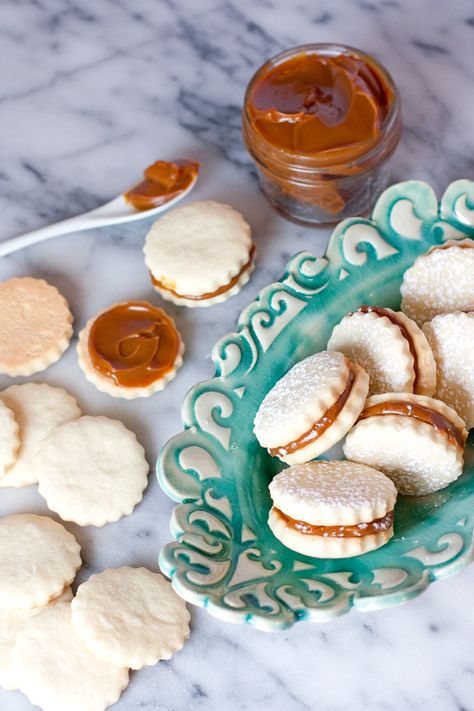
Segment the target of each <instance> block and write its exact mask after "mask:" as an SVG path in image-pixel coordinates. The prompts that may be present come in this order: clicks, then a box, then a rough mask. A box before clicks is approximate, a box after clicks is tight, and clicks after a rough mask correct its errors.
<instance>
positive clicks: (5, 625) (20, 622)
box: [0, 587, 73, 691]
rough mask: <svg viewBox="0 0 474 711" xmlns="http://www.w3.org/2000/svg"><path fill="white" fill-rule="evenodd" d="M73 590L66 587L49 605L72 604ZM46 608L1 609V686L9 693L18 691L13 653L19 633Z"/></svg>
mask: <svg viewBox="0 0 474 711" xmlns="http://www.w3.org/2000/svg"><path fill="white" fill-rule="evenodd" d="M72 598H73V594H72V590H71V588H70V587H66V588H65V589H64V590H63V591H62V593H61V595H59V596H58V597H55V598H53V599H52V600H50V601H49V602H48V603H47V604H48V605H56V604H57V603H58V602H71V600H72ZM43 609H44V607H33V608H31V610H7V611H5V610H2V609H1V608H0V686H1V687H3V688H4V689H7V691H14V690H15V689H18V683H17V678H16V676H15V671H14V666H13V659H12V652H13V648H14V646H15V642H16V638H17V635H18V632H19V631H20V630H21V629H22V627H23V626H24V625H25V623H26V622H27V620H28V619H29V618H30V617H31V616H32V615H37V614H38V612H40V611H41V610H43Z"/></svg>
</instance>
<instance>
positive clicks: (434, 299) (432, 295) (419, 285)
mask: <svg viewBox="0 0 474 711" xmlns="http://www.w3.org/2000/svg"><path fill="white" fill-rule="evenodd" d="M400 291H401V294H402V310H403V311H404V312H405V313H406V314H407V316H409V317H410V318H412V319H413V320H414V321H416V322H417V323H418V325H419V326H421V325H422V324H423V323H425V322H426V321H431V319H433V318H434V317H435V316H437V315H438V314H445V313H450V312H451V311H457V310H459V311H469V310H474V240H471V239H463V240H460V241H455V240H451V241H449V242H446V243H445V244H443V245H438V246H435V247H432V248H431V249H430V250H429V251H428V252H427V253H426V254H422V255H421V256H419V257H418V258H417V259H416V260H415V263H414V264H413V266H411V267H410V268H409V269H407V271H406V272H405V274H404V276H403V283H402V285H401V287H400Z"/></svg>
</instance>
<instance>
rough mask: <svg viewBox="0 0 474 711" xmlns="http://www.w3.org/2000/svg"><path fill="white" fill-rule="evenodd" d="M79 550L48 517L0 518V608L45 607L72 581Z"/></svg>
mask: <svg viewBox="0 0 474 711" xmlns="http://www.w3.org/2000/svg"><path fill="white" fill-rule="evenodd" d="M80 550H81V547H80V545H79V543H78V542H77V541H76V539H75V538H74V536H73V535H72V533H69V531H67V530H66V528H65V527H64V526H62V525H61V524H60V523H57V522H56V521H53V520H52V519H51V518H48V516H37V515H36V514H13V515H11V516H5V517H3V518H0V607H1V608H2V609H4V610H19V609H20V610H21V609H23V610H24V609H30V608H32V607H41V606H43V605H47V604H48V602H50V601H51V600H52V599H53V598H54V597H57V596H58V595H60V594H61V591H63V590H64V588H65V587H66V586H67V585H70V584H71V583H72V581H73V580H74V578H75V577H76V571H77V570H78V569H79V568H80V567H81V556H80Z"/></svg>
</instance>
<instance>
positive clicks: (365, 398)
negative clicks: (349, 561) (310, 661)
mask: <svg viewBox="0 0 474 711" xmlns="http://www.w3.org/2000/svg"><path fill="white" fill-rule="evenodd" d="M401 295H402V311H393V310H392V309H390V308H387V307H385V306H373V305H371V306H368V305H362V306H361V307H360V308H359V309H358V310H357V311H355V312H353V313H349V314H348V315H347V316H345V317H344V318H343V319H342V321H341V322H340V323H339V324H337V325H336V326H335V328H334V330H333V332H332V334H331V337H330V339H329V342H328V350H327V351H324V352H322V353H317V354H315V355H313V356H310V357H309V358H306V359H305V360H303V361H302V362H300V363H297V364H296V365H295V366H294V367H293V368H292V369H291V370H290V371H289V372H288V373H286V375H284V376H283V378H281V380H279V381H278V382H277V383H276V384H275V386H274V387H273V388H272V390H270V392H269V393H268V394H267V396H266V397H265V398H264V400H263V402H262V404H261V405H260V408H259V410H258V412H257V415H256V417H255V422H254V432H255V435H256V437H257V439H258V441H259V443H260V444H261V445H262V446H263V447H265V448H267V449H268V452H269V453H270V454H271V455H272V456H275V457H278V458H279V459H281V461H283V462H285V463H286V464H289V465H291V466H290V467H289V468H288V469H286V470H284V471H283V472H281V473H280V474H279V475H277V476H276V477H275V479H274V480H273V482H272V483H271V484H270V494H271V497H272V500H273V507H272V509H271V512H270V516H269V525H270V527H271V529H272V530H273V532H274V534H275V535H276V537H277V538H279V539H280V541H282V542H283V543H284V544H285V545H286V546H287V547H289V548H292V549H293V550H296V551H298V552H300V553H303V554H306V555H310V556H315V557H329V558H338V557H348V556H353V555H359V554H361V553H365V552H368V551H370V550H373V549H374V548H378V547H380V546H381V545H384V544H385V543H386V542H387V541H388V540H389V538H390V537H391V536H392V535H393V507H394V504H395V499H396V495H397V492H398V493H399V494H402V495H411V496H423V495H426V494H430V493H432V492H435V491H438V490H439V489H442V488H444V487H446V486H448V485H449V484H450V483H451V482H453V481H455V480H456V479H457V478H458V477H459V476H460V475H461V474H462V469H463V455H464V445H465V442H466V438H467V434H468V432H467V430H468V429H470V428H471V427H474V348H473V346H474V241H473V240H470V239H465V240H462V241H458V242H454V241H452V242H446V243H445V244H443V245H439V246H435V247H433V248H432V249H431V250H430V251H429V252H428V253H427V254H425V255H422V256H420V257H419V258H418V259H417V260H416V261H415V263H414V264H413V266H412V267H411V268H410V269H408V270H407V271H406V273H405V275H404V279H403V284H402V286H401ZM343 438H345V441H344V444H343V451H344V454H345V456H346V458H347V460H346V461H332V462H321V461H319V462H314V461H310V460H313V459H314V458H315V457H319V456H320V455H322V454H324V453H325V452H327V451H328V450H329V449H330V448H331V447H332V446H333V445H334V444H336V443H337V442H340V441H341V440H343Z"/></svg>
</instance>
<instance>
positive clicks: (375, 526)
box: [273, 507, 393, 538]
mask: <svg viewBox="0 0 474 711" xmlns="http://www.w3.org/2000/svg"><path fill="white" fill-rule="evenodd" d="M273 510H274V512H275V513H276V514H277V516H278V517H279V518H281V519H282V521H284V522H285V524H286V526H288V528H293V529H294V530H295V531H298V533H304V534H305V535H308V536H322V537H323V538H363V536H372V535H374V534H376V533H383V532H384V531H389V530H390V529H391V528H392V526H393V511H389V513H387V514H385V516H382V518H376V519H374V521H369V522H368V523H355V524H352V525H349V526H315V525H314V524H312V523H306V521H298V520H297V519H294V518H291V517H290V516H287V515H286V514H284V513H283V511H280V509H277V508H275V507H273Z"/></svg>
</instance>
